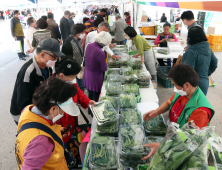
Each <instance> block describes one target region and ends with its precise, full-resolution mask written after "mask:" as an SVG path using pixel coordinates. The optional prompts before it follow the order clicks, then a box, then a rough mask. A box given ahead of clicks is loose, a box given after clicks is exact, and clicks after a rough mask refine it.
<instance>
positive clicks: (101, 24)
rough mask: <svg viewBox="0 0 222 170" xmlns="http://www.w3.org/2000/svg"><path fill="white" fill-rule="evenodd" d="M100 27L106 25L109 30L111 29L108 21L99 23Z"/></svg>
mask: <svg viewBox="0 0 222 170" xmlns="http://www.w3.org/2000/svg"><path fill="white" fill-rule="evenodd" d="M98 27H99V29H101V28H102V27H106V28H107V29H108V30H109V24H108V23H107V22H104V21H103V22H101V23H100V24H99V25H98Z"/></svg>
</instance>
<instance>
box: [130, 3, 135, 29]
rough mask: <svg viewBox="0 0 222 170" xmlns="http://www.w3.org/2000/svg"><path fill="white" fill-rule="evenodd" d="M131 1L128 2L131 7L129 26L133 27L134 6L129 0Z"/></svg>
mask: <svg viewBox="0 0 222 170" xmlns="http://www.w3.org/2000/svg"><path fill="white" fill-rule="evenodd" d="M130 2H131V4H130V7H131V15H130V17H131V26H132V27H133V26H134V12H135V10H134V8H133V6H134V5H133V1H132V0H131V1H130Z"/></svg>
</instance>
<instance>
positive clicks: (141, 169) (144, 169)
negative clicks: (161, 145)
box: [137, 165, 149, 170]
mask: <svg viewBox="0 0 222 170" xmlns="http://www.w3.org/2000/svg"><path fill="white" fill-rule="evenodd" d="M148 167H149V165H138V166H137V170H147V168H148Z"/></svg>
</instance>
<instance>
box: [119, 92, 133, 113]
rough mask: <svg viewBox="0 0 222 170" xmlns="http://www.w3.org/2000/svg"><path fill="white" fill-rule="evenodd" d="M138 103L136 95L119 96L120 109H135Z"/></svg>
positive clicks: (123, 94) (122, 94)
mask: <svg viewBox="0 0 222 170" xmlns="http://www.w3.org/2000/svg"><path fill="white" fill-rule="evenodd" d="M136 101H137V100H136V97H135V94H131V93H130V94H125V93H121V94H120V95H119V107H120V108H121V109H135V108H136V105H137V102H136Z"/></svg>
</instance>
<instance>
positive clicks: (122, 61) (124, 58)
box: [114, 53, 130, 67]
mask: <svg viewBox="0 0 222 170" xmlns="http://www.w3.org/2000/svg"><path fill="white" fill-rule="evenodd" d="M114 54H115V55H118V56H120V57H121V58H120V59H119V66H120V67H121V66H129V63H130V62H129V55H128V54H127V53H114Z"/></svg>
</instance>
